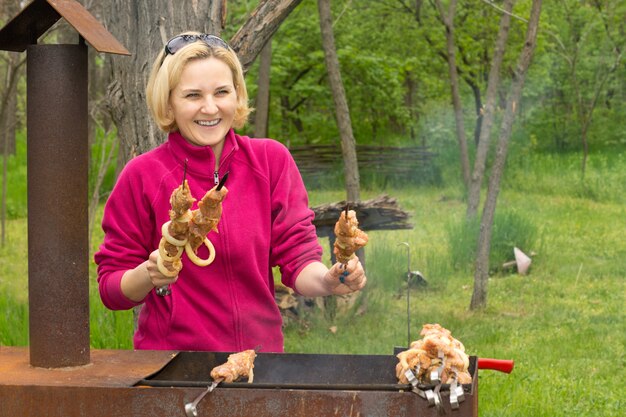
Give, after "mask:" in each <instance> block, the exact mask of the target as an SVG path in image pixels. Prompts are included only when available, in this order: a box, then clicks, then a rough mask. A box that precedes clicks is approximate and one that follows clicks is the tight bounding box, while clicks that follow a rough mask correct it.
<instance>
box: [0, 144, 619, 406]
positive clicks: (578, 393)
mask: <svg viewBox="0 0 626 417" xmlns="http://www.w3.org/2000/svg"><path fill="white" fill-rule="evenodd" d="M521 159H523V160H518V159H513V160H512V162H511V165H510V170H509V171H508V172H507V177H506V179H505V182H504V184H503V190H502V192H501V195H500V198H499V203H498V207H499V208H502V209H514V210H515V211H516V212H517V213H520V214H522V215H523V216H524V218H525V219H529V220H530V221H531V222H532V224H533V225H534V227H536V229H537V239H536V241H537V243H536V247H535V248H531V250H533V251H535V252H536V253H537V254H536V255H535V256H534V257H533V263H532V266H531V269H530V274H529V275H527V276H518V275H516V274H513V273H510V274H506V273H502V274H498V275H493V276H491V277H490V279H489V286H488V299H487V303H488V306H487V308H486V309H484V310H482V311H475V312H472V311H469V310H468V307H469V303H470V299H471V294H472V289H473V277H472V275H471V272H468V271H462V270H457V269H455V268H454V267H453V262H452V261H451V258H450V245H449V242H448V241H447V239H448V234H447V232H446V225H448V224H449V223H450V222H451V221H453V220H460V219H462V218H463V216H464V213H465V203H464V201H463V200H462V192H461V191H459V189H458V187H452V186H450V187H446V188H411V187H406V188H390V189H387V190H385V191H384V192H386V193H388V194H389V195H391V196H393V197H395V198H397V199H398V201H399V204H400V206H401V207H402V208H403V209H405V210H408V211H410V212H411V213H412V222H413V223H414V226H415V227H414V229H413V230H399V231H372V232H370V243H369V245H368V246H367V248H366V266H367V271H368V280H369V283H368V286H367V288H366V290H365V291H364V293H363V296H362V297H361V299H360V305H359V307H360V310H359V314H356V315H354V314H350V315H344V316H339V317H337V318H336V319H335V321H334V322H333V323H331V322H329V321H328V320H326V319H325V318H324V315H323V314H322V313H321V312H319V311H317V310H315V309H311V310H304V311H302V312H301V314H300V317H299V320H297V321H289V322H288V324H287V325H286V327H285V343H286V350H287V351H289V352H305V353H354V354H391V352H392V350H393V347H394V346H403V345H406V343H407V329H406V326H407V315H406V282H405V276H406V269H407V248H406V246H403V245H401V242H407V243H408V244H409V245H410V254H411V269H414V270H419V271H421V272H422V273H423V275H424V276H425V277H426V279H427V281H428V284H429V285H428V286H427V287H412V288H411V292H410V300H411V317H410V320H411V324H412V326H411V339H412V340H415V339H417V338H418V333H419V330H420V328H421V325H422V324H423V323H433V322H436V323H440V324H441V325H443V326H444V327H447V328H448V329H450V330H451V331H452V334H453V335H454V336H455V337H457V338H458V339H460V340H461V341H462V342H463V343H464V344H465V346H466V349H467V351H468V353H470V354H471V355H476V356H479V357H492V358H500V359H513V360H515V369H514V371H513V372H512V373H511V374H510V375H506V374H502V373H498V372H496V371H489V370H482V371H480V373H479V409H480V415H481V416H486V417H496V416H497V417H502V416H506V417H509V416H546V417H547V416H594V417H595V416H597V417H601V416H602V417H604V416H613V415H619V414H620V410H622V409H623V408H624V400H623V399H622V396H621V394H620V392H621V391H622V390H621V384H622V381H623V379H624V376H626V374H625V373H624V365H625V358H626V356H625V352H624V342H625V337H624V334H625V332H624V329H625V326H624V324H625V321H624V312H625V310H624V305H625V301H626V300H625V294H626V291H625V290H626V288H625V284H624V282H625V281H624V276H625V275H626V239H624V231H625V229H626V209H625V206H624V199H625V195H626V193H625V191H626V190H625V189H624V187H625V185H624V184H626V178H624V176H625V175H626V174H625V173H626V161H624V159H623V158H622V157H621V156H618V155H616V154H612V155H592V157H591V159H590V164H589V167H588V172H587V180H586V181H587V182H585V183H584V185H581V181H580V176H579V164H578V159H577V158H575V157H574V156H564V157H562V158H559V157H557V156H551V155H548V156H546V155H543V156H541V155H531V156H524V158H521ZM597 161H599V162H597ZM381 192H382V191H380V190H374V189H365V190H362V199H368V198H372V197H374V196H376V195H378V194H380V193H381ZM344 196H345V194H344V193H343V192H342V191H337V190H322V191H313V192H311V196H310V199H311V201H310V202H311V205H317V204H321V203H325V202H331V201H338V200H342V199H344ZM101 238H102V236H101V232H100V231H99V230H96V231H95V235H94V236H93V238H92V242H93V244H92V248H91V251H92V253H93V251H94V250H95V248H96V247H97V245H98V243H99V242H100V240H101ZM321 243H322V245H323V247H324V249H325V251H326V255H325V256H326V258H325V261H326V262H328V241H327V240H322V241H321ZM26 253H27V242H26V221H25V220H24V219H23V218H22V219H12V220H10V221H9V222H8V230H7V244H6V245H5V246H4V247H3V248H1V249H0V311H2V314H0V344H4V345H26V344H28V324H27V316H28V308H27V287H28V282H27V264H26ZM506 260H508V259H503V260H502V261H503V262H504V261H506ZM90 292H91V343H92V346H93V347H94V348H123V349H127V348H131V347H132V343H131V335H132V312H130V311H128V312H111V311H108V310H106V309H105V308H104V307H102V304H101V303H100V301H99V297H98V294H97V286H96V281H95V266H94V265H93V264H92V265H91V277H90ZM331 325H335V326H337V332H336V333H332V332H330V331H329V327H330V326H331Z"/></svg>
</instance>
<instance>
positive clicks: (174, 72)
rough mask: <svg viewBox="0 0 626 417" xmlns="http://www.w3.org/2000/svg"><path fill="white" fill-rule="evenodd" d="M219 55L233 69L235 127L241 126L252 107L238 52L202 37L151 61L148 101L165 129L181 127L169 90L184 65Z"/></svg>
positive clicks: (178, 80)
mask: <svg viewBox="0 0 626 417" xmlns="http://www.w3.org/2000/svg"><path fill="white" fill-rule="evenodd" d="M199 34H200V33H199V32H185V33H182V35H199ZM211 57H214V58H217V59H219V60H220V61H222V62H224V63H225V64H226V65H228V67H229V68H230V70H231V72H232V74H233V83H234V86H235V92H236V93H237V109H236V110H235V118H234V120H233V127H234V128H235V129H240V128H242V127H243V126H244V125H245V124H246V121H247V120H248V116H249V115H250V113H251V112H252V108H250V107H249V106H248V90H247V89H246V82H245V80H244V77H243V68H242V67H241V62H239V58H238V57H237V54H235V52H234V51H233V50H232V49H230V48H228V49H226V48H223V47H220V46H209V45H207V44H206V43H205V42H203V41H201V40H197V41H195V42H193V43H190V44H189V45H185V46H184V47H183V48H182V49H180V50H179V51H177V52H176V53H175V54H173V55H171V54H166V52H165V50H164V49H163V50H162V51H161V53H160V54H159V55H158V56H157V57H156V60H155V61H154V63H153V64H152V71H151V72H150V77H149V78H148V84H147V86H146V102H147V104H148V109H150V113H151V114H152V118H153V119H154V121H155V122H156V124H157V125H158V126H159V129H161V130H163V131H165V132H171V131H176V130H178V126H177V125H176V121H175V120H174V117H173V116H172V114H171V112H170V111H169V99H170V93H171V92H172V90H173V89H174V88H176V86H177V85H178V83H179V82H180V77H181V74H182V72H183V70H184V69H185V66H186V65H187V64H188V63H189V62H190V61H192V60H196V59H207V58H211Z"/></svg>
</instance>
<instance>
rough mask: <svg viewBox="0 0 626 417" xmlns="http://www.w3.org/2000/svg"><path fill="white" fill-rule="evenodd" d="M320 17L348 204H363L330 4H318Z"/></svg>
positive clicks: (322, 0) (326, 1) (324, 0)
mask: <svg viewBox="0 0 626 417" xmlns="http://www.w3.org/2000/svg"><path fill="white" fill-rule="evenodd" d="M317 5H318V8H319V15H320V30H321V32H322V44H323V46H324V56H325V58H326V69H327V71H328V81H329V83H330V88H331V91H332V94H333V100H334V102H335V117H336V118H337V125H338V127H339V135H340V137H341V151H342V154H343V162H344V167H343V169H344V178H345V182H346V192H347V196H348V201H355V202H356V201H359V200H360V199H361V197H360V181H359V167H358V164H357V157H356V142H355V140H354V134H353V133H352V121H351V120H350V109H349V108H348V102H347V100H346V92H345V90H344V88H343V82H342V81H341V70H340V68H339V59H338V58H337V51H336V49H335V37H334V35H333V24H332V14H331V10H330V0H318V2H317Z"/></svg>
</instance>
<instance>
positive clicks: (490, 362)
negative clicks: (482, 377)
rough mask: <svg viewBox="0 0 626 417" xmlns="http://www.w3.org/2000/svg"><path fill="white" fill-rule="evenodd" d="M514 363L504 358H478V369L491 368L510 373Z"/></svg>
mask: <svg viewBox="0 0 626 417" xmlns="http://www.w3.org/2000/svg"><path fill="white" fill-rule="evenodd" d="M514 365H515V363H514V362H513V361H510V360H504V359H489V358H478V369H493V370H494V371H500V372H505V373H507V374H510V373H511V371H512V370H513V366H514Z"/></svg>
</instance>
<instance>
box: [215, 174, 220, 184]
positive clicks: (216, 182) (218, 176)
mask: <svg viewBox="0 0 626 417" xmlns="http://www.w3.org/2000/svg"><path fill="white" fill-rule="evenodd" d="M213 182H214V183H215V185H217V184H219V183H220V173H219V172H217V171H213Z"/></svg>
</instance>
